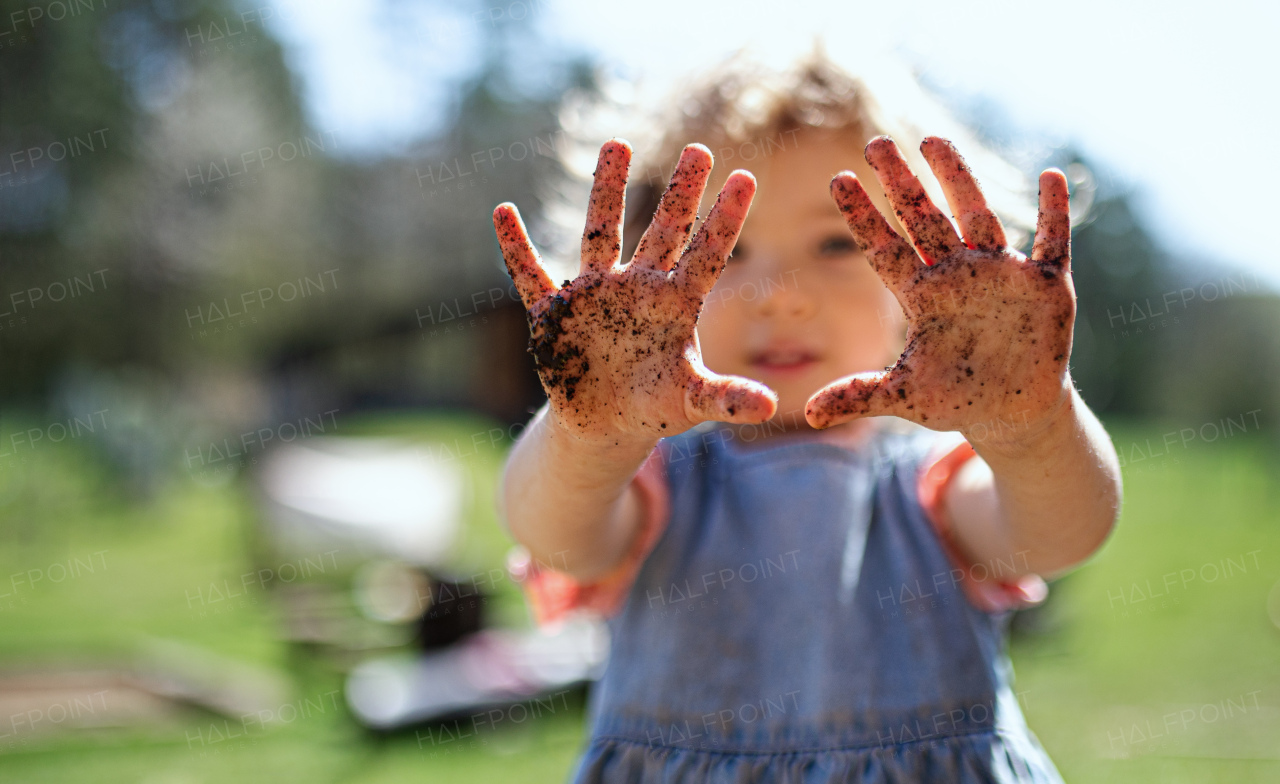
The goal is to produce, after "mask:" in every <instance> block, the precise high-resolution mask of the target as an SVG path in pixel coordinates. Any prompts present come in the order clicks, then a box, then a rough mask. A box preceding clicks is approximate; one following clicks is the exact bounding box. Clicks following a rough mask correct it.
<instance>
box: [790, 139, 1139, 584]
mask: <svg viewBox="0 0 1280 784" xmlns="http://www.w3.org/2000/svg"><path fill="white" fill-rule="evenodd" d="M922 151H923V152H924V155H925V157H926V158H927V159H928V161H929V164H930V166H931V168H932V169H933V171H934V173H935V174H936V175H937V176H938V179H939V182H940V183H941V184H942V188H943V192H944V193H945V194H946V197H947V203H948V204H949V205H950V207H951V210H952V212H953V213H954V214H955V215H956V219H957V221H958V223H959V224H960V228H961V231H962V233H963V235H964V239H963V240H961V238H960V237H958V236H957V235H956V232H955V229H954V227H953V226H952V224H951V222H950V221H949V220H948V219H947V218H946V216H945V215H943V214H942V213H941V212H940V211H939V210H938V209H937V207H935V206H934V205H933V203H932V201H930V199H929V198H928V196H927V195H926V194H925V192H924V189H923V188H922V187H921V185H920V182H919V180H917V179H916V177H915V175H913V174H912V173H911V172H910V170H909V169H908V168H907V165H906V162H905V161H904V160H903V159H902V156H901V154H900V153H899V151H898V149H897V147H896V146H895V145H894V144H893V142H892V141H890V140H889V139H888V138H880V139H876V140H873V141H872V142H871V144H869V145H867V161H868V162H869V163H870V164H871V166H872V168H873V169H875V172H876V175H877V178H878V179H879V180H880V183H881V185H882V186H883V187H884V190H885V193H886V194H887V195H888V197H889V201H890V203H891V204H892V205H893V208H894V211H895V213H896V214H897V216H898V218H899V221H900V222H901V223H902V225H903V227H904V228H905V229H906V231H907V233H908V235H909V236H910V237H911V244H909V243H908V242H907V241H906V240H905V239H903V238H902V237H901V236H899V235H898V234H897V233H896V232H894V230H893V229H892V228H891V227H890V226H889V224H888V223H887V222H886V221H885V219H884V217H883V216H881V215H880V213H879V212H878V211H877V210H876V208H875V207H874V206H873V205H872V203H871V201H870V199H868V197H867V195H866V192H865V191H864V190H863V188H862V185H861V183H859V182H858V180H857V178H856V177H855V176H854V175H853V174H852V173H849V172H842V173H841V174H838V175H836V177H835V178H834V179H833V180H832V183H831V189H832V195H833V197H834V198H835V200H836V202H837V204H838V205H839V206H840V209H841V211H842V212H843V214H844V216H845V218H846V220H847V222H848V224H849V228H850V230H851V231H852V232H853V236H854V239H855V240H856V241H857V242H858V245H859V246H860V247H861V248H862V249H863V252H864V253H866V254H867V257H868V260H869V261H870V262H871V265H872V267H874V268H875V270H876V271H877V273H879V275H880V277H881V278H882V279H883V280H884V281H885V283H886V284H887V285H888V286H889V288H890V289H891V290H892V291H893V293H894V295H895V296H896V297H897V299H898V302H899V303H901V305H902V308H903V310H904V312H905V313H906V316H907V319H908V324H909V326H908V331H907V346H906V350H905V351H903V353H902V356H901V357H900V358H899V359H898V362H897V364H896V365H894V367H892V368H890V369H888V370H886V371H884V372H879V373H862V374H858V375H856V376H851V377H849V378H846V379H841V380H839V381H836V382H834V383H832V384H830V385H828V386H827V387H825V388H823V389H822V390H820V391H819V392H818V393H817V394H815V395H814V396H813V397H812V398H810V400H809V404H808V406H807V409H806V417H807V418H808V420H809V422H810V423H811V424H813V425H814V426H815V427H829V426H831V425H835V424H839V423H841V422H844V421H847V420H850V419H853V418H856V417H860V416H881V415H888V414H891V415H894V416H899V417H902V418H904V419H909V420H912V421H914V422H917V423H919V424H922V425H924V426H926V427H929V428H932V429H934V430H958V431H960V432H961V433H963V434H964V436H965V437H966V439H967V440H968V441H969V443H970V444H972V446H973V448H974V450H975V451H976V452H977V453H978V455H979V456H980V457H981V458H982V459H981V460H972V461H970V463H969V464H967V465H966V466H964V467H963V468H962V469H961V471H960V474H959V475H958V476H957V477H956V481H954V482H952V483H951V484H950V486H949V487H948V490H947V493H946V497H945V508H946V511H947V514H948V517H949V518H950V527H951V532H952V536H953V539H954V541H955V542H956V544H957V545H958V547H959V548H960V549H961V550H962V551H963V553H964V555H966V556H967V557H968V558H969V560H970V561H971V562H972V563H975V564H977V563H984V564H987V565H988V566H989V567H990V566H992V565H994V564H996V563H999V564H1001V565H1003V566H1004V568H1007V565H1008V564H1010V563H1013V564H1015V568H1016V570H1017V572H1019V573H1037V574H1041V575H1045V576H1052V575H1053V574H1055V573H1059V572H1062V571H1064V570H1066V569H1068V568H1070V567H1071V566H1074V565H1075V564H1077V563H1079V562H1080V561H1082V560H1084V559H1085V558H1087V557H1088V556H1089V555H1090V554H1091V553H1092V552H1094V550H1096V549H1097V548H1098V547H1099V546H1100V545H1101V543H1102V542H1103V540H1104V539H1105V538H1106V536H1107V534H1108V533H1109V532H1110V530H1111V528H1112V526H1113V525H1114V523H1115V519H1116V515H1117V513H1118V511H1119V507H1120V498H1121V483H1120V470H1119V460H1118V459H1117V457H1116V453H1115V449H1114V447H1113V446H1112V444H1111V441H1110V439H1109V438H1108V437H1107V434H1106V432H1105V431H1104V430H1103V429H1102V426H1101V424H1099V422H1098V420H1097V419H1096V418H1095V417H1094V416H1093V414H1092V412H1090V411H1089V409H1088V407H1087V406H1085V404H1084V401H1082V400H1081V399H1080V396H1079V395H1078V394H1077V393H1076V391H1075V387H1074V385H1073V384H1072V382H1071V378H1070V375H1069V373H1068V367H1067V362H1068V358H1069V357H1070V355H1071V331H1072V327H1073V325H1074V323H1075V312H1076V309H1075V289H1074V286H1073V285H1072V282H1071V266H1070V236H1071V225H1070V218H1069V212H1068V195H1067V183H1066V178H1065V177H1063V175H1062V173H1061V172H1059V171H1056V170H1049V171H1046V172H1045V173H1044V174H1042V175H1041V177H1040V217H1039V221H1038V225H1037V229H1036V238H1035V245H1034V248H1033V251H1032V255H1031V258H1030V259H1027V258H1026V257H1024V256H1023V255H1022V254H1020V253H1018V252H1017V251H1015V250H1013V249H1012V248H1010V247H1008V242H1007V241H1006V239H1005V235H1004V229H1003V228H1002V227H1001V225H1000V221H999V220H998V219H997V218H996V216H995V215H994V214H993V213H992V212H991V211H990V209H989V208H988V207H987V204H986V200H985V199H984V198H983V196H982V192H981V191H980V190H979V188H978V184H977V182H976V181H975V180H974V178H973V176H972V174H971V173H970V172H969V170H968V167H967V166H966V165H965V164H964V161H963V160H962V159H961V158H960V156H959V154H958V153H957V152H956V151H955V149H954V148H953V147H952V146H951V144H950V143H949V142H946V141H944V140H942V139H937V138H930V139H927V140H926V141H925V143H924V145H923V146H922ZM912 244H914V246H915V248H914V249H913V248H912ZM917 251H918V255H917Z"/></svg>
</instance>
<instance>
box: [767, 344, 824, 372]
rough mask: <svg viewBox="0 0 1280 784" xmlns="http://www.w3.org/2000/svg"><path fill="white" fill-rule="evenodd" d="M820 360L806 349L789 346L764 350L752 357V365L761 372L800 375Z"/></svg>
mask: <svg viewBox="0 0 1280 784" xmlns="http://www.w3.org/2000/svg"><path fill="white" fill-rule="evenodd" d="M817 362H818V357H817V356H816V355H814V354H813V353H812V352H810V351H807V350H805V349H798V348H787V349H770V350H768V351H762V352H760V353H759V354H756V355H754V356H753V357H752V358H751V366H752V367H753V368H755V369H756V370H758V371H759V372H761V373H765V374H769V375H774V376H779V375H785V376H792V375H799V374H801V373H804V372H805V371H807V370H809V369H810V368H811V367H813V366H814V365H815V364H817Z"/></svg>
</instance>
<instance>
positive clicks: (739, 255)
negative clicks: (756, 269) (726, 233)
mask: <svg viewBox="0 0 1280 784" xmlns="http://www.w3.org/2000/svg"><path fill="white" fill-rule="evenodd" d="M746 257H747V246H746V245H743V244H742V241H741V240H739V241H738V244H736V245H734V246H733V250H731V251H729V255H728V257H727V258H726V260H727V261H742V260H743V259H745V258H746Z"/></svg>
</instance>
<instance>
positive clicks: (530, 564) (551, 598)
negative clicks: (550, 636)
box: [507, 449, 670, 625]
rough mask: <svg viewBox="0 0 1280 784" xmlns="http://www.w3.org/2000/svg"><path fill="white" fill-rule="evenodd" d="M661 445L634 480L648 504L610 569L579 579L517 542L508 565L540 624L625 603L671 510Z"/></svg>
mask: <svg viewBox="0 0 1280 784" xmlns="http://www.w3.org/2000/svg"><path fill="white" fill-rule="evenodd" d="M661 451H662V450H660V449H655V450H653V453H652V454H650V455H649V458H648V459H647V460H645V462H644V464H643V465H641V466H640V470H639V471H638V472H637V473H636V476H635V479H633V480H632V486H633V487H635V489H636V490H637V491H638V492H639V494H640V503H641V505H642V507H643V512H642V515H641V519H640V528H639V530H638V531H637V532H636V535H635V538H634V539H633V540H632V542H631V546H630V548H629V549H628V551H627V555H626V556H625V557H624V558H623V559H622V562H621V563H619V564H618V565H617V566H615V567H614V568H613V570H612V571H610V572H609V573H608V574H606V575H604V576H602V577H600V578H598V579H596V580H593V581H591V582H589V583H580V582H578V581H577V580H575V579H574V578H572V577H570V576H569V575H567V574H565V573H564V572H560V571H556V570H555V569H554V568H551V566H549V565H547V564H541V563H537V562H534V561H532V560H531V559H530V558H529V554H528V551H526V550H525V549H524V548H523V547H517V548H515V549H514V550H513V551H512V554H511V555H510V556H508V559H507V570H508V571H509V572H510V574H511V576H512V578H513V579H515V580H516V581H517V582H519V583H520V585H521V586H522V587H523V589H524V594H525V597H526V598H527V599H528V601H529V606H530V607H531V608H532V610H533V617H534V620H535V621H536V622H537V623H538V624H539V625H542V624H548V623H553V622H555V621H558V620H560V619H561V618H563V617H564V616H565V615H567V614H568V613H570V612H572V611H574V610H583V609H585V610H594V611H596V612H598V613H600V614H602V615H606V616H607V615H612V614H614V613H616V612H618V611H619V610H621V609H622V604H623V602H624V600H625V599H626V597H627V593H628V592H630V590H631V585H632V583H634V582H635V579H636V575H637V574H639V572H640V566H641V565H642V564H643V563H644V560H645V559H646V558H648V557H649V553H650V551H652V550H653V547H654V545H656V544H657V542H658V538H659V537H660V536H661V535H662V532H663V531H664V530H665V529H666V527H667V519H668V517H669V516H670V499H669V492H668V490H667V477H666V468H665V467H664V465H663V462H662V456H661Z"/></svg>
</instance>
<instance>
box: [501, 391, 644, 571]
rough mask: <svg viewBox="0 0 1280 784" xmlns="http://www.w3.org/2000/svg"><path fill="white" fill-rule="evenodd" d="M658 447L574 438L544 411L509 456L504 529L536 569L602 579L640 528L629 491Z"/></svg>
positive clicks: (504, 483) (636, 500)
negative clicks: (540, 565) (543, 567)
mask: <svg viewBox="0 0 1280 784" xmlns="http://www.w3.org/2000/svg"><path fill="white" fill-rule="evenodd" d="M656 443H657V442H656V440H655V441H648V440H643V441H638V440H625V441H623V440H618V441H615V440H607V441H606V440H602V441H599V442H590V441H586V440H583V439H582V438H579V437H578V436H576V435H575V434H573V433H572V432H571V431H570V430H568V429H567V428H565V427H564V426H563V425H561V424H559V423H558V422H557V421H556V419H555V415H554V413H552V412H551V410H550V409H548V408H546V407H544V408H543V409H542V410H541V411H539V412H538V414H537V416H535V417H534V419H533V421H532V422H531V423H530V424H529V426H528V427H527V428H525V430H524V432H523V433H522V434H521V436H520V439H519V441H517V442H516V444H515V446H514V447H513V448H512V450H511V456H510V458H509V459H508V461H507V467H506V471H505V473H504V475H503V480H502V490H501V508H502V512H503V516H504V517H505V520H506V524H507V529H508V530H509V531H510V532H511V535H512V536H513V537H514V538H515V539H516V541H518V542H520V543H521V544H523V545H524V546H525V547H527V548H528V549H529V552H530V555H531V556H532V557H533V558H534V559H535V560H536V561H538V562H539V563H543V564H545V565H547V566H550V567H552V568H555V569H557V570H560V571H563V572H567V573H568V574H570V575H571V576H573V577H574V578H576V579H579V580H584V581H585V580H590V579H593V578H596V577H599V576H601V575H603V574H604V573H605V572H607V571H608V570H609V569H610V568H612V567H613V566H614V565H616V564H617V563H618V562H619V561H620V560H621V559H622V557H623V555H624V554H625V553H626V550H627V546H628V545H629V544H630V542H631V540H632V538H633V536H634V535H635V533H636V530H637V528H638V526H639V522H640V518H641V513H642V511H643V510H642V509H641V507H640V503H641V502H640V500H639V497H638V495H637V493H635V492H634V491H633V490H631V489H630V488H631V480H632V479H633V478H634V477H635V475H636V471H637V470H638V469H639V468H640V466H641V464H643V463H644V461H645V459H646V458H647V457H648V456H649V454H650V453H651V452H652V451H653V449H654V447H655V446H656Z"/></svg>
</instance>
